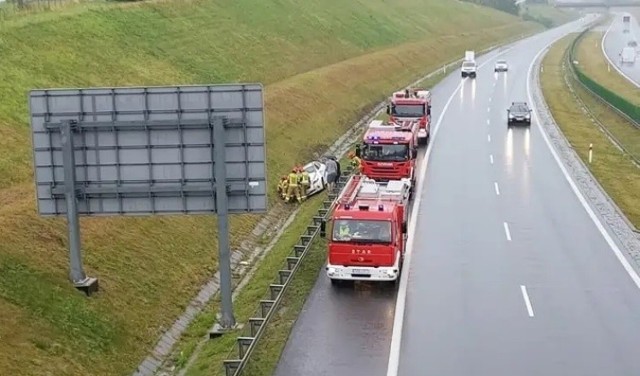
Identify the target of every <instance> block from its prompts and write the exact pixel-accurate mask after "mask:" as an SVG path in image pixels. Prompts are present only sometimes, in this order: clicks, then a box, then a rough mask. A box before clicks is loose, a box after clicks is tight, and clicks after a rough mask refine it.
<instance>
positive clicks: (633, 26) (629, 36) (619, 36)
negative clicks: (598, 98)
mask: <svg viewBox="0 0 640 376" xmlns="http://www.w3.org/2000/svg"><path fill="white" fill-rule="evenodd" d="M612 14H613V21H612V22H611V25H610V26H609V27H608V29H607V32H606V34H605V37H604V44H603V47H604V52H605V54H606V55H607V57H608V58H609V61H610V62H611V63H612V64H613V65H615V67H617V68H618V69H619V70H620V71H621V72H622V73H623V76H625V77H626V78H627V79H628V80H629V81H632V82H634V83H635V84H636V85H638V86H639V87H640V55H637V57H636V59H637V60H636V62H635V64H629V63H626V64H622V63H621V62H620V56H619V54H620V52H621V51H622V49H623V48H624V47H626V46H627V42H629V41H632V40H633V41H636V42H637V43H640V40H638V37H640V24H638V19H637V18H635V17H633V15H631V14H629V13H627V12H624V11H622V10H615V11H612ZM623 15H629V16H631V22H629V23H627V24H625V23H624V22H622V16H623ZM625 29H627V30H629V32H628V33H624V30H625ZM636 51H637V52H640V47H636ZM612 71H613V69H612Z"/></svg>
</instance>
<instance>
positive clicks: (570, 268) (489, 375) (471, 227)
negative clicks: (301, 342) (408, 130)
mask: <svg viewBox="0 0 640 376" xmlns="http://www.w3.org/2000/svg"><path fill="white" fill-rule="evenodd" d="M574 26H576V24H575V23H574V24H570V25H567V26H565V27H562V28H560V29H559V30H558V29H556V30H551V31H548V32H546V33H544V34H542V35H538V36H536V37H532V38H530V39H528V40H527V41H525V42H521V43H518V44H517V45H516V47H515V48H514V49H512V50H510V51H508V52H507V53H506V54H504V55H503V58H505V59H506V60H507V61H508V63H509V72H508V73H506V74H505V73H500V74H495V73H494V72H493V65H492V64H493V63H490V64H489V65H487V66H485V67H484V68H483V69H480V70H479V72H478V78H477V79H476V80H469V79H466V80H465V81H464V82H463V84H462V88H461V90H460V91H459V92H458V93H456V95H455V96H454V98H453V100H452V102H451V104H450V107H449V108H448V109H447V111H446V114H445V116H444V118H443V122H442V125H441V129H439V133H438V135H437V138H436V140H435V142H434V148H433V150H432V152H431V155H430V159H429V164H428V169H427V171H426V179H425V182H426V183H425V188H424V190H423V192H422V196H421V197H420V200H421V204H420V206H419V208H418V215H417V218H418V222H417V225H416V232H415V234H416V239H415V247H414V248H413V251H412V256H411V257H412V260H411V265H410V274H409V279H408V284H407V285H406V294H407V295H406V306H405V310H406V311H405V315H404V324H403V330H402V337H401V340H400V342H399V343H400V347H399V349H391V351H392V352H393V351H399V367H398V375H400V376H428V375H434V376H445V375H446V376H469V375H474V376H485V375H486V376H496V375H500V376H502V375H517V376H529V375H531V376H533V375H536V376H538V375H539V376H542V375H544V376H547V375H549V376H551V375H554V376H555V375H558V376H561V375H580V376H590V375H594V376H595V375H598V376H602V375H619V376H633V375H640V337H639V335H640V290H639V289H638V287H637V286H636V285H635V284H634V283H633V281H632V279H631V278H630V276H629V275H628V274H627V272H626V271H625V269H624V268H623V267H622V264H621V263H620V262H619V261H618V260H617V259H616V257H615V255H614V253H613V252H612V250H611V248H610V246H609V245H608V244H607V242H606V241H605V238H604V236H603V235H602V234H601V233H600V232H599V230H598V228H597V227H596V225H595V224H594V222H593V221H592V220H591V219H590V218H589V216H588V214H587V212H586V210H585V209H584V207H583V206H582V205H581V203H580V201H579V200H578V198H577V196H576V195H575V194H574V193H573V191H572V189H571V187H570V185H569V184H568V182H567V181H566V179H565V177H564V176H563V173H562V171H561V169H560V168H559V166H558V165H557V164H556V162H555V160H554V159H553V157H552V154H551V152H550V150H549V149H548V147H547V145H546V144H545V141H544V139H543V137H542V134H541V131H540V128H539V127H538V126H537V125H536V124H535V120H534V122H533V123H532V125H531V127H527V126H520V127H512V128H510V129H509V128H508V127H507V124H506V118H507V114H506V108H507V107H508V106H509V104H510V103H511V102H512V101H523V100H524V101H527V84H526V82H527V74H528V70H529V66H530V64H531V62H532V61H533V60H534V57H535V56H536V55H537V54H538V52H539V51H541V50H542V49H544V48H545V46H547V45H548V44H549V43H551V41H552V40H554V39H555V38H556V37H558V36H561V35H562V34H564V33H565V32H567V31H571V29H572V28H574ZM401 289H402V287H401ZM400 293H402V291H401V292H400ZM312 349H313V347H309V350H310V351H313V350H312ZM338 374H341V373H338ZM344 374H345V375H346V374H348V373H344ZM354 374H361V373H354Z"/></svg>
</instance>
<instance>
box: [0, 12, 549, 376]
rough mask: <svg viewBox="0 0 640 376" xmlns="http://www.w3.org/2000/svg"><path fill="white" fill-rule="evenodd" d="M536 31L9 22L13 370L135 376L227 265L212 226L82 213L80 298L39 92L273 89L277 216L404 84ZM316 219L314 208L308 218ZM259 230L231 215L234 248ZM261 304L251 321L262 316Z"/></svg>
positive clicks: (252, 15) (233, 21)
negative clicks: (40, 138)
mask: <svg viewBox="0 0 640 376" xmlns="http://www.w3.org/2000/svg"><path fill="white" fill-rule="evenodd" d="M452 20H455V22H453V21H452ZM459 25H465V28H464V30H461V29H460V27H459ZM537 29H539V25H537V24H532V23H523V22H522V20H520V19H518V18H516V17H512V16H509V15H507V14H504V13H500V12H495V11H493V10H491V9H487V8H482V7H477V6H473V5H470V4H465V3H456V2H454V3H452V2H449V1H445V0H403V1H400V2H396V3H394V5H393V11H392V12H390V11H389V3H388V2H385V1H383V0H368V1H356V2H344V1H339V0H326V1H324V2H322V3H313V2H296V1H293V0H288V1H283V2H264V1H258V0H246V1H243V2H237V1H230V0H222V1H216V2H212V1H206V0H188V1H182V2H179V3H178V2H172V1H162V2H153V3H131V4H122V5H118V4H104V3H97V4H82V5H78V6H75V7H65V8H64V9H62V10H60V11H59V12H45V13H38V14H11V15H7V16H6V17H4V18H3V20H2V22H1V23H0V48H1V49H2V51H5V53H4V54H3V60H2V64H0V76H2V77H3V82H2V83H1V84H0V97H1V98H3V100H2V101H0V200H1V202H2V203H3V205H2V206H1V207H0V238H1V239H3V241H2V242H0V338H1V339H2V340H1V341H0V353H2V354H4V356H2V357H0V374H43V373H46V372H50V373H52V374H56V375H77V374H101V375H111V374H126V373H128V372H130V371H131V370H133V369H134V368H135V367H136V365H137V364H138V363H139V362H140V361H141V360H142V359H143V358H144V357H145V355H146V354H147V353H148V351H150V349H151V348H152V347H153V345H154V344H155V341H156V340H157V338H158V336H159V335H160V333H162V330H163V329H166V328H168V326H169V325H170V324H171V323H172V321H173V320H174V319H175V318H176V317H177V316H178V315H179V314H180V313H181V312H182V310H183V309H184V307H185V306H186V305H187V304H188V302H189V300H190V298H191V297H192V296H193V295H194V294H195V292H196V291H197V290H198V289H199V287H200V286H201V284H202V283H204V282H205V281H206V280H207V279H208V278H210V276H211V275H213V273H214V271H215V269H216V267H217V262H216V257H217V250H216V248H215V246H216V244H217V243H216V242H217V239H216V234H215V231H214V229H215V228H216V225H215V219H213V218H208V217H203V216H193V217H177V216H176V217H163V218H83V219H82V220H81V231H82V241H83V251H84V260H85V267H86V270H87V273H88V274H89V275H91V276H97V277H99V278H100V285H101V289H102V290H101V292H100V293H99V294H97V295H96V296H95V297H92V298H89V299H87V298H85V297H84V296H82V295H81V294H79V293H78V292H77V291H75V289H73V287H72V286H71V285H70V283H69V282H68V280H67V270H68V265H67V240H66V239H67V236H66V226H65V223H64V221H63V220H62V219H42V218H39V217H38V216H37V213H36V208H35V201H34V196H35V195H34V188H33V183H32V162H31V149H30V133H29V127H28V112H27V107H26V104H27V101H26V95H25V94H26V93H27V91H28V90H29V89H32V88H44V87H88V86H118V85H171V84H189V83H222V82H229V81H260V82H263V83H264V85H265V87H266V89H265V90H266V98H265V102H266V106H267V145H268V147H267V148H268V157H267V159H268V163H269V167H268V172H269V179H270V183H271V185H272V186H273V189H272V192H270V195H271V203H272V205H273V206H278V205H281V204H280V203H279V201H278V200H277V199H276V198H275V181H276V179H277V176H278V175H280V174H282V173H283V172H285V171H286V170H287V169H288V168H290V167H291V165H292V164H294V163H301V162H304V161H307V160H309V159H310V158H312V157H313V156H314V154H315V153H318V152H321V151H322V150H324V149H325V148H326V147H327V146H328V145H329V144H330V143H331V142H332V141H333V140H335V139H336V138H337V137H338V136H339V135H340V134H341V133H342V132H344V131H346V130H347V128H348V127H349V125H350V124H351V123H353V122H354V121H355V120H356V119H358V118H359V117H360V116H361V115H362V114H364V113H365V112H366V111H367V110H369V109H370V108H372V106H373V105H374V104H375V103H376V102H379V101H380V100H382V99H383V98H385V97H386V96H388V95H389V93H390V92H391V91H392V90H393V89H395V88H397V87H398V86H400V85H401V84H403V83H407V82H410V81H412V80H414V79H416V78H417V77H418V76H420V75H421V74H423V73H425V72H427V71H430V70H434V69H436V68H437V67H439V66H441V65H442V64H443V63H444V62H447V61H451V60H453V59H455V58H457V57H460V56H462V54H463V52H464V50H465V49H468V48H475V49H480V48H482V47H486V46H488V45H491V44H494V43H497V42H499V41H500V40H504V39H506V38H511V37H513V36H514V35H519V34H522V33H528V32H531V31H534V30H537ZM290 210H291V209H290V208H287V209H286V210H283V213H284V214H283V216H285V215H286V213H287V212H289V211H290ZM314 211H315V210H314V208H313V203H312V202H308V203H305V204H304V206H303V208H302V209H301V213H299V217H300V218H304V217H305V216H308V215H309V213H313V212H314ZM259 219H260V216H258V215H242V216H232V219H231V242H232V247H233V248H234V249H237V248H239V244H240V243H241V241H242V240H244V239H246V238H247V237H248V234H249V233H250V232H251V231H252V229H253V228H254V226H255V225H256V224H257V222H258V220H259ZM305 225H306V222H305ZM291 231H295V229H292V230H291ZM298 235H299V234H298V233H295V237H297V236H298ZM275 254H276V255H280V254H278V253H275ZM275 264H278V266H279V264H280V263H279V262H278V263H276V262H275V261H274V264H273V265H275ZM265 273H267V274H269V275H270V277H269V278H271V275H273V273H272V272H271V271H270V269H269V268H267V269H265ZM265 286H266V285H265ZM263 287H264V286H251V288H250V289H249V290H247V291H251V290H252V289H254V288H255V289H256V290H259V292H260V294H262V292H263V291H264V288H266V287H264V288H263ZM246 299H247V300H244V301H243V300H239V301H238V303H237V309H238V312H247V311H248V310H253V309H254V308H255V307H254V306H255V300H253V301H252V300H251V299H249V298H246ZM211 316H213V315H211ZM241 317H243V316H242V314H240V313H239V318H241ZM206 322H207V321H206V320H204V321H199V323H200V325H201V328H202V327H204V326H205V325H203V324H202V323H206ZM205 350H207V349H205ZM207 351H209V350H207ZM225 351H228V347H226V348H225ZM207 354H209V353H207ZM211 364H212V363H211ZM216 365H219V363H216Z"/></svg>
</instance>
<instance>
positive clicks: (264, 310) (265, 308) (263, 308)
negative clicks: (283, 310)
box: [260, 300, 274, 318]
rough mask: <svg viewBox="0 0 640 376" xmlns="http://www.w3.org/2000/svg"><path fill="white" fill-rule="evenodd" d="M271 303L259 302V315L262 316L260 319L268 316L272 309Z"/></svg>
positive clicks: (269, 301) (271, 301)
mask: <svg viewBox="0 0 640 376" xmlns="http://www.w3.org/2000/svg"><path fill="white" fill-rule="evenodd" d="M273 303H274V301H273V300H261V301H260V315H261V316H262V318H265V317H267V314H269V310H271V307H273Z"/></svg>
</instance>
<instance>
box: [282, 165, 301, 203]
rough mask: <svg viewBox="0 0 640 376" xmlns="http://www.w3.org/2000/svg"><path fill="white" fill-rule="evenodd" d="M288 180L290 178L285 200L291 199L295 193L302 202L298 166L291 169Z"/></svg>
mask: <svg viewBox="0 0 640 376" xmlns="http://www.w3.org/2000/svg"><path fill="white" fill-rule="evenodd" d="M287 180H288V185H287V195H286V196H285V198H284V200H285V202H289V201H291V196H293V195H295V196H296V200H298V202H300V201H301V199H300V190H299V189H298V172H297V168H295V167H294V168H293V169H291V172H290V173H289V176H288V178H287Z"/></svg>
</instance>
